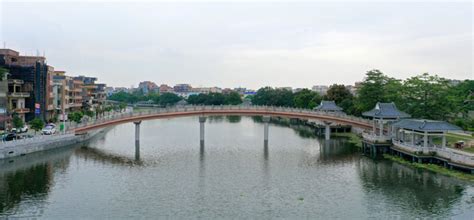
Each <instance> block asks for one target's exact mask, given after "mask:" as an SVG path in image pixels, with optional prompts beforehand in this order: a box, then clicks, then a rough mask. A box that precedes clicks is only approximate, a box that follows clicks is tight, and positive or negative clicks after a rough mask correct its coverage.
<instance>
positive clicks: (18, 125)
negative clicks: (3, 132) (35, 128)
mask: <svg viewBox="0 0 474 220" xmlns="http://www.w3.org/2000/svg"><path fill="white" fill-rule="evenodd" d="M12 123H13V127H15V128H16V129H17V131H19V129H21V128H23V126H25V123H23V120H22V119H21V118H20V117H18V115H17V114H15V115H13V120H12Z"/></svg>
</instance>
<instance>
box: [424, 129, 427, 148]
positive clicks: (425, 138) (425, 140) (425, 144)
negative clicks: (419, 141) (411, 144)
mask: <svg viewBox="0 0 474 220" xmlns="http://www.w3.org/2000/svg"><path fill="white" fill-rule="evenodd" d="M423 147H428V132H426V131H425V133H424V134H423Z"/></svg>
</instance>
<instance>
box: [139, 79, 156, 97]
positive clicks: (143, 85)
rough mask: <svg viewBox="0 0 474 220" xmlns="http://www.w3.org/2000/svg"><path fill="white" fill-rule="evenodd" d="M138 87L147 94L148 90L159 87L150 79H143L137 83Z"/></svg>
mask: <svg viewBox="0 0 474 220" xmlns="http://www.w3.org/2000/svg"><path fill="white" fill-rule="evenodd" d="M138 89H139V90H141V91H142V92H143V93H144V94H148V93H150V92H155V91H156V90H158V89H159V87H158V86H157V85H156V84H155V83H154V82H151V81H143V82H140V84H138Z"/></svg>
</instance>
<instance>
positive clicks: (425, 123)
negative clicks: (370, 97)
mask: <svg viewBox="0 0 474 220" xmlns="http://www.w3.org/2000/svg"><path fill="white" fill-rule="evenodd" d="M393 126H394V127H397V128H403V129H409V130H417V131H460V130H462V129H461V128H460V127H458V126H456V125H453V124H450V123H448V122H445V121H434V120H425V119H403V120H401V121H399V122H396V123H394V124H393Z"/></svg>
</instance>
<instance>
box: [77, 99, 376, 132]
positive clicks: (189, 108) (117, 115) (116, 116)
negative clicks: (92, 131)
mask: <svg viewBox="0 0 474 220" xmlns="http://www.w3.org/2000/svg"><path fill="white" fill-rule="evenodd" d="M218 110H221V111H226V110H227V111H233V110H254V111H260V112H263V113H265V112H268V113H301V114H305V115H307V116H327V117H337V118H339V119H343V120H346V121H349V122H360V123H363V124H369V123H370V121H369V120H367V119H362V118H359V117H355V116H351V115H346V114H343V113H330V112H320V111H313V110H309V109H302V108H289V107H279V106H257V105H250V106H243V105H218V106H217V105H185V106H175V107H166V108H152V109H147V110H143V111H128V112H114V113H108V114H106V115H105V116H103V117H99V118H96V119H89V120H85V121H83V122H81V123H70V124H69V129H72V130H74V129H77V128H82V127H88V126H92V125H97V124H101V123H106V122H109V121H114V120H122V119H126V118H134V117H137V116H146V115H156V114H164V113H178V112H205V111H218Z"/></svg>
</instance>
